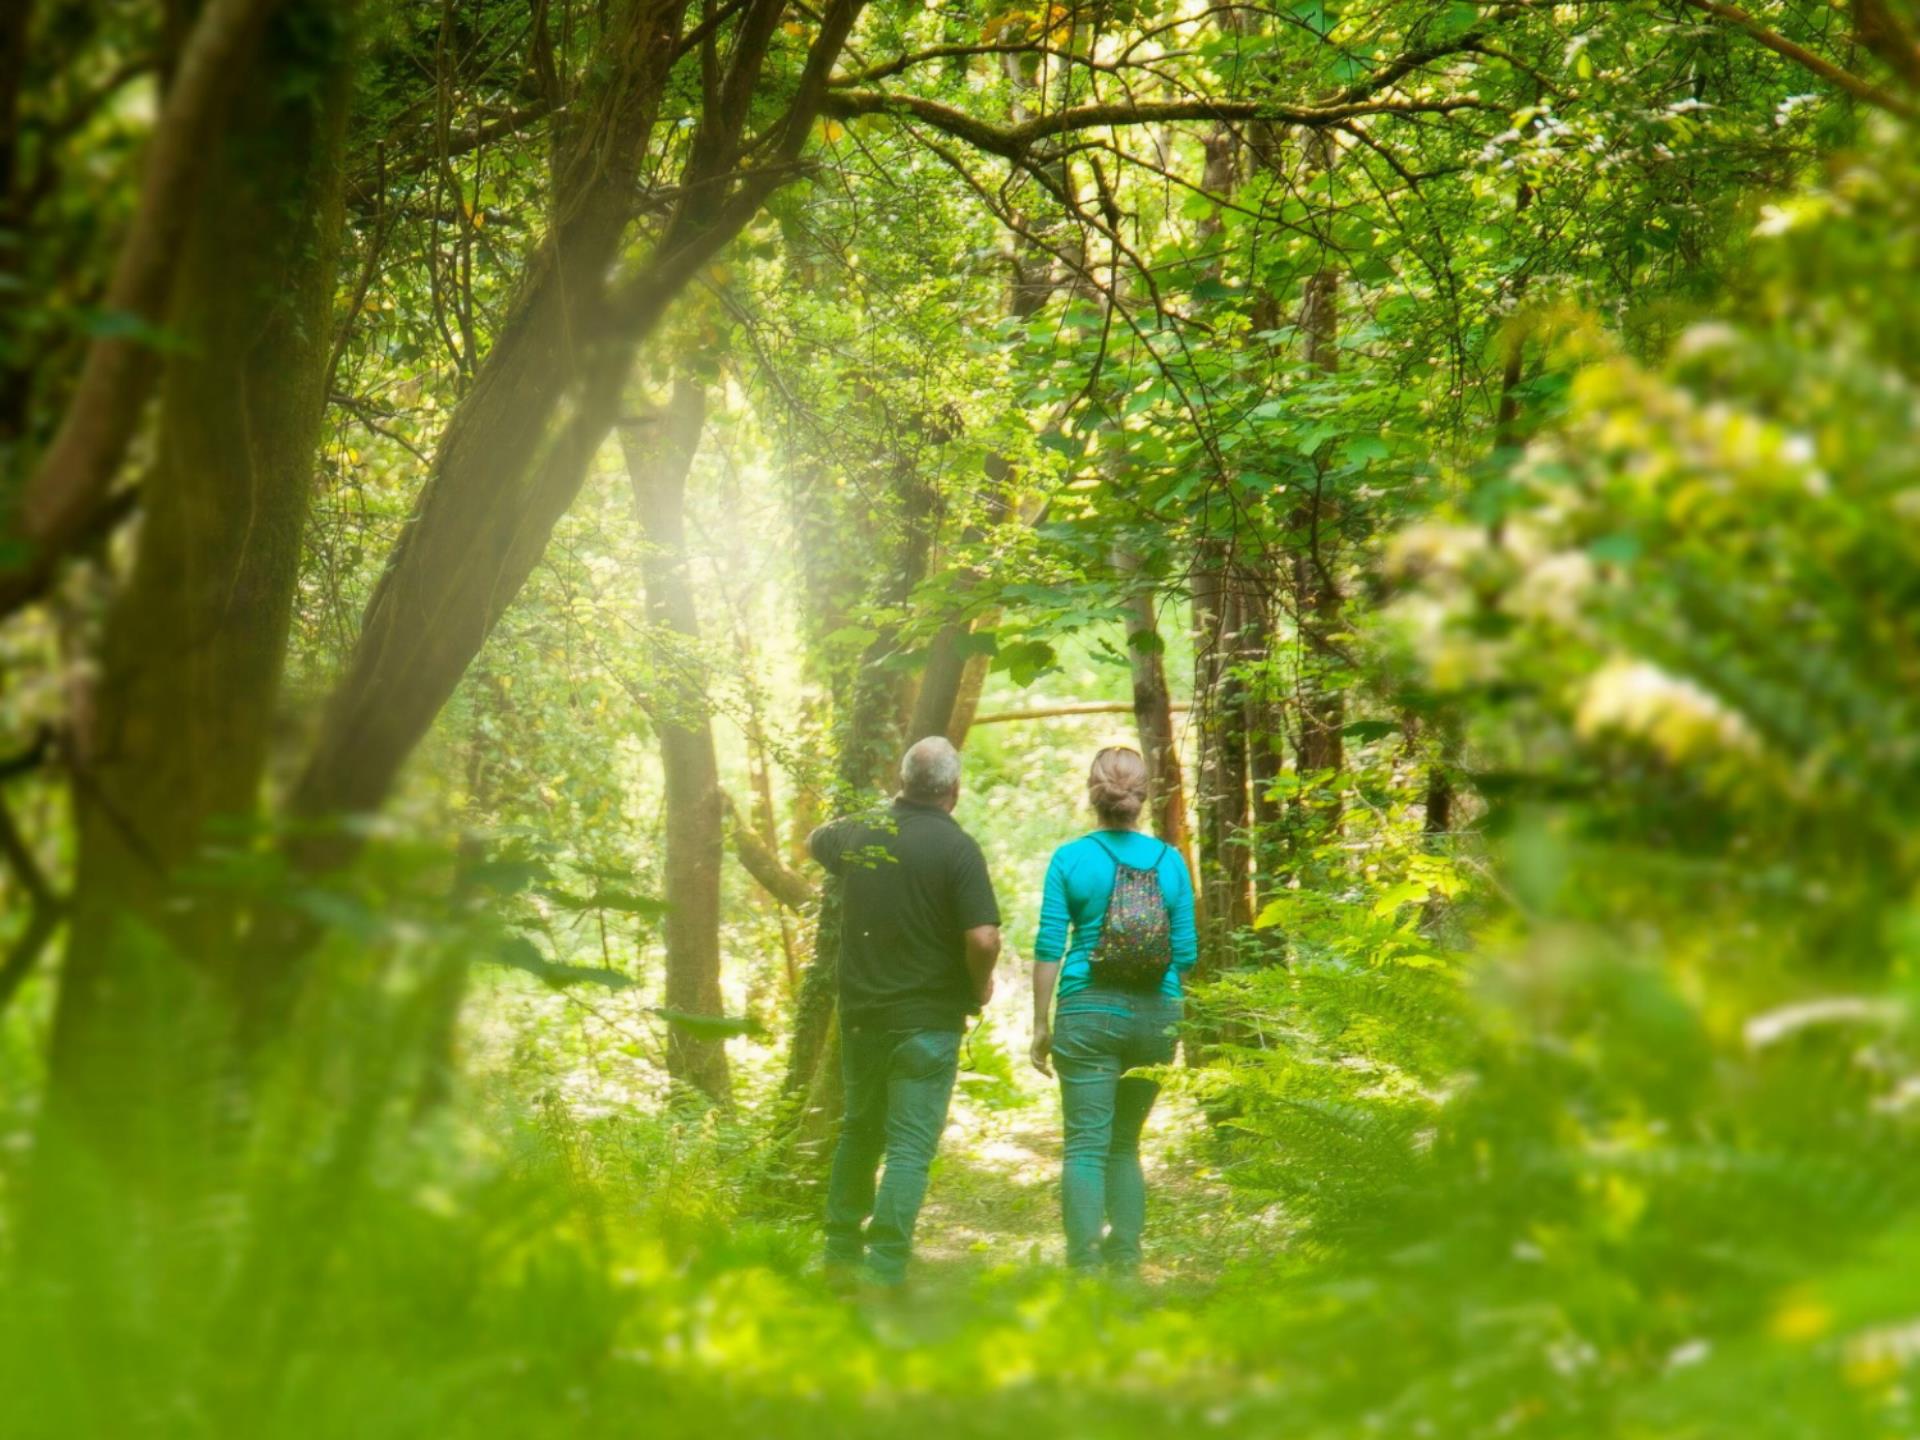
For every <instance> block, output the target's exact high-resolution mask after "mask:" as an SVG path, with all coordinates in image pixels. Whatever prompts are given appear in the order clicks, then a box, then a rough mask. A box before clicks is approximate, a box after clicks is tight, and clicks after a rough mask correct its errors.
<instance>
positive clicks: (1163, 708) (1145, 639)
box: [1115, 554, 1193, 871]
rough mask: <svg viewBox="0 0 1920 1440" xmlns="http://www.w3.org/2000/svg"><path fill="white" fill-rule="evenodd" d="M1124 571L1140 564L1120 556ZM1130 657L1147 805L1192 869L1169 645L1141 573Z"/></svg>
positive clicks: (1131, 602) (1133, 571) (1131, 601)
mask: <svg viewBox="0 0 1920 1440" xmlns="http://www.w3.org/2000/svg"><path fill="white" fill-rule="evenodd" d="M1115 560H1116V563H1117V565H1118V567H1119V568H1120V570H1121V571H1122V572H1123V573H1126V574H1130V575H1134V576H1136V577H1137V575H1138V571H1139V563H1138V562H1137V561H1136V560H1135V559H1134V558H1133V557H1132V556H1130V555H1125V554H1122V555H1118V556H1116V557H1115ZM1127 605H1128V608H1129V610H1130V611H1131V614H1130V617H1129V619H1128V622H1127V660H1128V663H1129V664H1130V665H1131V666H1132V669H1133V723H1134V729H1135V731H1136V732H1137V733H1138V735H1139V737H1140V755H1141V758H1142V759H1144V760H1145V761H1146V762H1147V785H1148V805H1149V806H1150V807H1151V811H1152V814H1153V832H1154V834H1156V835H1158V836H1159V837H1160V838H1161V839H1162V840H1164V841H1166V843H1167V844H1169V845H1171V846H1172V847H1173V848H1174V849H1176V850H1178V851H1179V852H1180V855H1181V858H1182V859H1184V860H1185V861H1186V862H1187V869H1188V870H1189V871H1191V870H1192V869H1193V835H1192V832H1191V831H1190V830H1189V828H1188V826H1187V787H1186V777H1185V775H1184V774H1183V773H1182V766H1181V763H1180V739H1179V735H1178V733H1177V732H1176V731H1175V730H1174V728H1173V692H1172V690H1171V689H1170V688H1169V687H1168V685H1167V662H1166V645H1165V643H1164V642H1163V641H1162V640H1161V638H1160V617H1159V613H1158V611H1157V608H1156V604H1155V593H1154V590H1153V587H1152V586H1151V585H1150V584H1146V583H1143V582H1141V581H1140V580H1139V579H1138V578H1136V579H1135V580H1134V582H1133V584H1132V588H1131V593H1130V594H1129V595H1128V597H1127Z"/></svg>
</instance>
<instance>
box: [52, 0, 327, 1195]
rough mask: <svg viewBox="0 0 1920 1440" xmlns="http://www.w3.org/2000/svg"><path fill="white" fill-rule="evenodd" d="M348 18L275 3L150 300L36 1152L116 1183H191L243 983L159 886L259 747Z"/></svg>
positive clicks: (314, 346)
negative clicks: (149, 447) (154, 368)
mask: <svg viewBox="0 0 1920 1440" xmlns="http://www.w3.org/2000/svg"><path fill="white" fill-rule="evenodd" d="M350 20H351V16H350V12H348V11H345V10H342V9H341V8H340V7H337V6H334V5H331V4H326V3H320V0H311V3H307V0H301V3H289V4H286V5H283V6H281V7H279V8H278V9H277V10H276V11H275V14H274V16H273V18H272V20H271V21H270V23H268V24H267V25H266V26H265V27H264V30H263V32H262V33H261V34H260V36H259V38H258V42H257V45H256V47H255V48H254V49H253V50H252V51H251V52H250V53H249V54H248V55H247V57H246V59H245V60H244V62H243V63H241V64H240V70H241V75H242V78H241V80H240V88H239V93H238V94H237V96H236V98H235V102H234V111H233V116H232V120H231V123H230V124H229V125H228V126H227V127H226V129H225V131H224V133H222V134H221V135H219V136H218V138H216V139H214V140H212V141H210V142H209V145H208V153H207V154H206V155H205V156H203V157H202V160H201V163H202V164H203V165H204V167H205V170H206V172H207V173H206V175H205V179H204V182H203V183H202V185H201V186H200V188H199V192H198V194H197V195H196V196H195V197H194V199H193V200H192V202H191V207H190V211H189V213H188V215H187V216H186V218H185V223H184V229H183V235H182V241H181V245H182V249H181V254H180V257H179V261H178V264H177V269H176V272H175V274H174V277H173V282H172V285H171V292H170V300H169V302H168V305H167V309H166V324H167V328H168V329H169V330H170V331H172V332H173V333H174V334H176V335H178V336H180V337H181V339H182V343H181V344H180V345H178V346H177V347H176V348H174V349H173V350H171V351H170V352H169V354H168V355H167V358H166V360H165V363H164V365H163V366H162V368H161V373H160V377H159V398H160V419H159V427H158V433H157V437H156V442H155V453H154V460H153V464H152V466H151V467H150V469H149V471H148V474H147V477H146V480H145V482H144V484H143V504H142V512H143V522H142V525H141V528H140V533H139V540H138V545H137V550H136V554H135V559H134V566H133V573H132V575H131V577H130V578H129V580H128V581H127V583H126V585H125V587H124V589H123V590H122V591H121V593H120V594H119V595H118V597H117V598H116V600H115V602H114V605H113V608H112V612H111V614H110V615H109V617H108V620H107V626H106V635H105V640H104V643H103V647H102V655H101V665H100V671H101V681H100V687H99V692H98V702H97V710H96V716H95V725H96V728H95V732H94V735H93V736H92V739H91V743H90V747H89V753H88V754H87V755H86V756H85V757H80V758H78V759H77V763H76V764H75V767H74V773H73V782H74V802H75V812H76V816H77V828H78V832H79V835H78V860H77V867H76V880H75V885H74V896H73V918H72V928H71V932H70V938H69V943H68V948H67V959H66V968H65V971H64V974H63V978H62V984H61V987H60V997H59V1007H58V1012H57V1016H56V1022H55V1029H54V1037H53V1083H52V1087H51V1090H50V1093H49V1098H48V1107H47V1117H46V1118H47V1123H48V1134H49V1136H50V1139H51V1141H52V1142H53V1143H54V1144H55V1145H56V1146H64V1145H66V1144H68V1143H71V1144H73V1145H76V1146H78V1147H79V1148H80V1150H81V1151H82V1152H84V1153H85V1154H86V1155H87V1156H88V1157H89V1159H90V1162H93V1163H97V1162H99V1161H101V1160H103V1159H104V1158H105V1157H106V1156H108V1155H112V1156H114V1157H115V1164H114V1166H113V1168H112V1170H111V1172H110V1173H111V1175H112V1177H113V1179H112V1182H111V1183H112V1184H113V1185H114V1186H116V1187H124V1189H125V1190H126V1191H127V1192H129V1193H128V1194H127V1195H125V1196H123V1198H127V1199H138V1198H140V1196H141V1195H142V1194H144V1193H145V1192H146V1191H147V1189H149V1188H152V1189H156V1190H165V1189H167V1188H169V1187H170V1186H172V1185H173V1184H174V1183H175V1182H176V1181H181V1182H183V1183H184V1182H185V1181H186V1180H190V1179H191V1172H192V1170H193V1167H194V1163H195V1162H194V1157H195V1156H196V1155H199V1154H200V1153H201V1147H200V1144H199V1141H200V1139H201V1132H202V1129H203V1127H204V1125H205V1123H206V1114H205V1109H204V1107H208V1106H213V1105H215V1104H217V1103H218V1093H217V1086H216V1084H215V1082H216V1081H217V1077H218V1072H219V1070H220V1058H219V1057H220V1055H221V1053H222V1045H221V1043H220V1042H221V1040H222V1038H223V1037H222V1029H223V1027H224V1026H225V1024H226V1023H227V1022H228V1019H229V1016H230V1011H229V1008H228V1006H229V1004H230V1002H231V1000H232V998H233V996H234V994H235V993H236V992H237V991H238V990H239V989H240V988H242V987H244V986H245V985H246V983H247V981H248V978H249V977H248V975H247V973H246V971H245V968H244V967H243V966H240V965H239V964H237V961H236V952H235V944H234V942H235V933H234V927H235V923H236V914H235V911H234V908H233V907H232V905H231V904H229V903H226V902H225V901H223V900H222V899H221V898H220V897H219V896H217V895H211V894H201V895H197V896H194V897H192V898H191V901H190V903H189V900H188V897H185V896H183V895H182V894H181V892H180V891H179V890H178V889H177V888H176V885H175V881H176V878H177V872H178V871H179V869H180V868H181V867H182V866H184V865H186V864H187V863H188V862H189V861H190V860H192V859H193V858H194V857H195V855H196V854H197V853H198V851H199V849H200V847H201V845H202V844H203V842H204V841H205V840H206V839H207V836H208V827H209V825H210V823H211V822H213V821H215V820H216V819H227V820H238V821H245V820H246V819H248V818H249V817H252V816H254V815H255V814H256V810H257V803H258V792H259V787H260V782H261V777H262V773H263V771H264V768H265V765H266V761H267V753H268V741H269V738H270V734H271V730H272V724H273V718H274V708H275V701H276V697H277V694H278V690H279V682H280V676H281V670H282V665H283V661H284V656H285V651H286V642H287V632H288V624H289V617H290V611H291V606H292V602H293V594H294V586H295V582H296V579H297V577H298V574H299V557H300V545H301V530H302V526H303V523H304V521H305V518H306V507H307V492H308V486H309V482H310V478H311V475H312V469H313V459H314V446H315V442H316V438H317V435H318V431H319V425H320V418H321V410H322V406H323V404H324V401H325V395H324V394H323V390H322V386H323V380H324V375H325V366H326V358H327V344H326V337H327V334H328V326H327V313H328V307H329V303H330V301H331V298H332V286H333V278H334V261H335V256H336V254H337V252H338V242H339V237H340V233H341V226H340V216H341V193H342V166H341V146H342V139H343V135H344V130H345V121H346V113H347V102H348V60H349V58H350V52H351V44H352V35H351V30H350ZM229 63H235V62H233V61H232V60H231V59H230V60H229ZM180 83H181V84H185V83H186V82H185V78H184V76H183V77H182V79H181V81H180ZM179 1106H184V1107H185V1109H184V1110H176V1109H175V1108H174V1107H179ZM168 1116H173V1117H174V1119H175V1122H177V1123H169V1122H168V1121H167V1119H166V1117H168Z"/></svg>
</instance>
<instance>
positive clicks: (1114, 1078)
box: [1053, 989, 1180, 1271]
mask: <svg viewBox="0 0 1920 1440" xmlns="http://www.w3.org/2000/svg"><path fill="white" fill-rule="evenodd" d="M1179 1023H1180V1001H1179V1000H1177V999H1173V998H1170V997H1168V996H1165V995H1136V994H1133V993H1130V992H1128V991H1124V990H1098V989H1093V990H1081V991H1079V992H1077V993H1075V994H1072V995H1068V996H1065V997H1064V998H1062V999H1061V1001H1060V1003H1059V1005H1058V1007H1057V1008H1056V1009H1055V1011H1054V1022H1053V1065H1054V1069H1055V1070H1056V1071H1057V1072H1058V1074H1059V1076H1060V1108H1061V1110H1062V1112H1063V1114H1064V1116H1065V1119H1066V1147H1065V1149H1066V1158H1065V1161H1064V1163H1063V1164H1062V1166H1061V1174H1060V1208H1061V1213H1062V1216H1063V1218H1064V1219H1065V1221H1066V1229H1067V1264H1068V1265H1069V1266H1071V1267H1072V1268H1073V1269H1075V1270H1088V1269H1092V1268H1094V1267H1095V1266H1097V1265H1100V1264H1101V1263H1102V1262H1104V1263H1105V1264H1106V1265H1108V1266H1109V1267H1111V1268H1112V1269H1115V1270H1122V1271H1128V1270H1134V1269H1137V1268H1138V1267H1139V1265H1140V1232H1141V1231H1142V1230H1144V1229H1145V1228H1146V1223H1147V1181H1146V1176H1145V1175H1144V1174H1143V1173H1142V1172H1141V1169H1140V1130H1141V1127H1142V1126H1144V1125H1145V1124H1146V1122H1147V1114H1148V1112H1149V1111H1151V1110H1152V1109H1153V1102H1154V1097H1156V1096H1157V1095H1158V1094H1159V1093H1160V1087H1159V1085H1157V1084H1156V1083H1155V1082H1153V1081H1152V1080H1148V1079H1146V1078H1145V1077H1144V1076H1139V1075H1128V1074H1127V1073H1126V1072H1127V1071H1129V1070H1132V1069H1135V1068H1136V1067H1138V1066H1143V1065H1164V1064H1166V1063H1168V1062H1169V1061H1171V1060H1172V1059H1173V1047H1174V1043H1175V1036H1174V1029H1175V1027H1176V1026H1177V1025H1178V1024H1179Z"/></svg>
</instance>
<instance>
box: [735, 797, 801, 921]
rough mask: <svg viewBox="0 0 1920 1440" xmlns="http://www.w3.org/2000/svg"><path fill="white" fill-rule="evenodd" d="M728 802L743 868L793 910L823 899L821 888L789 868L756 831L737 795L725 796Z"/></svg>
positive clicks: (737, 849)
mask: <svg viewBox="0 0 1920 1440" xmlns="http://www.w3.org/2000/svg"><path fill="white" fill-rule="evenodd" d="M724 798H725V800H726V805H727V820H728V823H729V825H730V827H731V828H732V830H733V849H734V853H735V854H736V855H737V856H739V858H740V868H741V869H743V870H745V871H746V872H747V873H748V874H749V875H751V876H752V877H753V878H754V879H755V880H758V881H759V882H760V888H761V889H763V890H765V891H766V892H767V893H768V894H769V895H771V896H772V897H773V898H774V899H775V900H777V901H779V902H780V903H781V904H782V905H784V906H786V907H787V908H788V909H789V910H804V909H806V908H807V907H808V906H810V905H812V904H813V903H814V902H815V901H817V900H818V899H819V898H820V893H819V891H817V890H815V889H814V888H813V886H812V885H810V884H808V883H807V879H806V877H805V876H804V875H801V874H799V873H797V872H796V871H793V870H789V869H788V868H787V867H786V865H785V864H784V863H782V861H781V859H780V857H779V856H778V855H776V854H774V852H773V847H772V846H770V845H768V844H767V842H766V841H765V840H763V839H761V838H760V836H759V835H758V834H757V833H755V831H754V828H753V826H752V825H750V824H749V823H748V822H747V820H746V819H745V817H743V816H742V815H741V814H740V811H739V808H738V807H737V806H736V805H735V804H734V803H733V797H732V796H731V795H727V796H725V797H724Z"/></svg>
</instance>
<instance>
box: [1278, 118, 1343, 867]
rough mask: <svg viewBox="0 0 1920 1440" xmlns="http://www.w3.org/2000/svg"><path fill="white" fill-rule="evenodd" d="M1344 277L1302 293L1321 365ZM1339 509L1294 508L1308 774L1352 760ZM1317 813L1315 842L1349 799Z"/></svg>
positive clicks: (1317, 161)
mask: <svg viewBox="0 0 1920 1440" xmlns="http://www.w3.org/2000/svg"><path fill="white" fill-rule="evenodd" d="M1313 149H1314V161H1313V163H1314V167H1315V168H1316V169H1317V170H1318V171H1320V172H1321V173H1322V174H1326V173H1328V172H1330V171H1331V170H1332V168H1333V158H1334V156H1333V147H1332V145H1331V143H1330V142H1329V141H1328V140H1327V139H1326V138H1325V137H1324V136H1321V135H1316V136H1315V137H1314V143H1313ZM1339 301H1340V276H1339V272H1338V271H1336V270H1335V269H1333V268H1332V266H1331V265H1328V266H1323V267H1322V268H1321V269H1319V270H1317V271H1315V272H1314V274H1313V275H1312V276H1311V277H1310V278H1309V279H1308V280H1307V284H1306V292H1305V294H1304V295H1303V297H1302V300H1301V307H1300V330H1301V333H1302V334H1303V335H1304V336H1305V337H1306V357H1305V358H1306V361H1307V363H1308V364H1309V365H1311V366H1313V367H1314V368H1315V369H1317V370H1320V371H1322V372H1324V373H1326V374H1329V375H1331V374H1333V373H1334V372H1335V371H1337V370H1338V369H1339V368H1340V352H1339V348H1338V345H1337V343H1336V342H1337V340H1338V336H1339ZM1337 521H1338V514H1337V509H1336V507H1335V506H1334V505H1333V504H1332V503H1331V502H1330V501H1329V500H1328V499H1327V498H1326V495H1325V492H1324V490H1323V489H1322V488H1321V487H1320V486H1319V485H1318V484H1316V486H1315V490H1314V493H1313V495H1312V496H1311V497H1310V498H1309V499H1308V500H1307V501H1306V502H1305V503H1304V504H1302V505H1300V506H1299V507H1297V508H1296V509H1295V511H1294V514H1293V527H1292V528H1293V531H1294V537H1295V544H1294V553H1293V560H1292V563H1291V565H1290V566H1289V567H1288V571H1287V574H1288V579H1289V581H1290V588H1291V592H1292V593H1291V602H1292V607H1293V617H1294V623H1295V625H1296V627H1297V629H1298V633H1299V637H1300V645H1299V665H1298V679H1297V682H1296V683H1297V685H1298V687H1299V689H1298V702H1297V703H1298V709H1299V736H1300V749H1299V755H1298V768H1299V771H1300V773H1301V776H1302V778H1303V779H1304V778H1310V777H1312V776H1315V775H1322V776H1330V775H1333V774H1336V773H1337V772H1339V771H1340V770H1341V769H1342V768H1343V766H1344V765H1345V762H1346V755H1345V747H1344V743H1343V737H1342V734H1341V731H1342V728H1343V727H1344V725H1345V722H1346V703H1345V699H1344V696H1343V693H1342V691H1341V690H1340V688H1339V687H1338V686H1337V685H1335V684H1333V683H1331V682H1332V676H1333V673H1334V671H1335V670H1336V669H1337V667H1338V666H1339V664H1340V656H1339V654H1338V652H1337V650H1336V648H1335V644H1334V637H1335V636H1336V635H1338V633H1339V631H1340V626H1341V623H1342V613H1341V612H1342V607H1343V604H1344V597H1343V596H1342V594H1341V591H1340V581H1339V571H1338V567H1339V560H1338V558H1337V554H1336V552H1337V549H1338V528H1337ZM1306 804H1307V805H1308V807H1309V808H1310V812H1311V814H1312V816H1313V823H1312V824H1311V825H1310V826H1309V827H1308V828H1307V833H1306V834H1305V835H1304V836H1302V837H1300V838H1301V839H1302V840H1304V841H1305V842H1306V843H1307V844H1308V845H1311V844H1313V843H1316V842H1317V841H1318V840H1319V839H1320V838H1321V837H1323V836H1325V835H1328V834H1330V833H1332V832H1333V831H1334V830H1336V829H1337V828H1338V827H1339V824H1340V810H1341V802H1340V795H1339V791H1338V790H1337V789H1329V791H1328V792H1327V793H1326V794H1325V795H1323V796H1313V797H1311V798H1309V799H1308V800H1307V801H1306Z"/></svg>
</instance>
